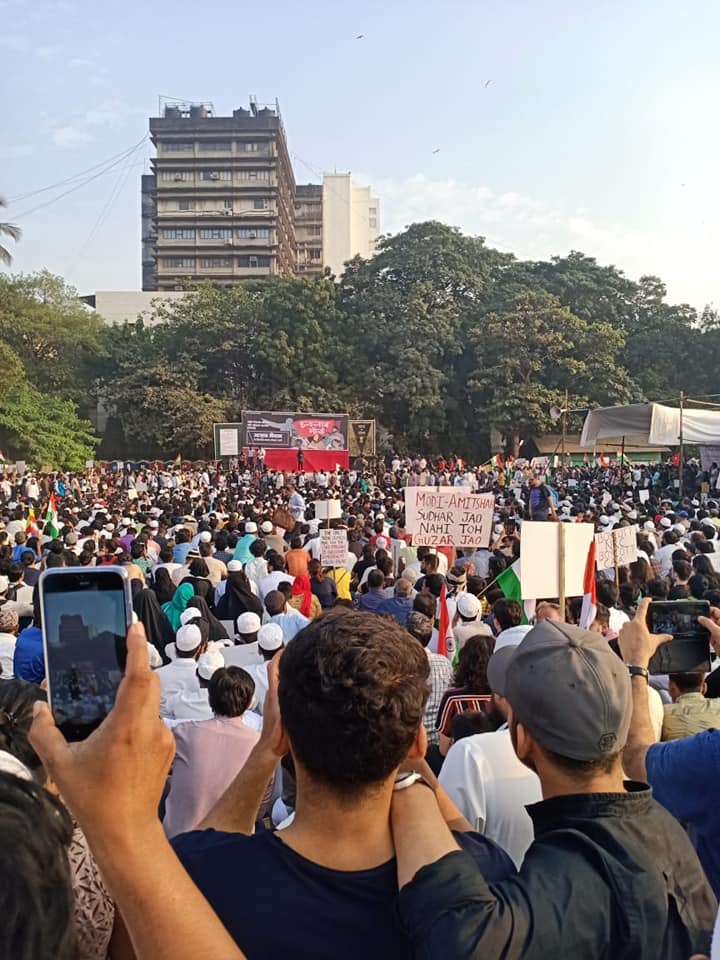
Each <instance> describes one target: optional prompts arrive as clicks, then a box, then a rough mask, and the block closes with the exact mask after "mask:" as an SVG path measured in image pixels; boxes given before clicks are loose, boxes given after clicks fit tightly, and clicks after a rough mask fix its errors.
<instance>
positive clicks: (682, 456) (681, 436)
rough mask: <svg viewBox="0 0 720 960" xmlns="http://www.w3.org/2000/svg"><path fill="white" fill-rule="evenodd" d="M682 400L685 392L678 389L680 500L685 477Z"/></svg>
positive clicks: (683, 400)
mask: <svg viewBox="0 0 720 960" xmlns="http://www.w3.org/2000/svg"><path fill="white" fill-rule="evenodd" d="M684 402H685V393H684V391H683V390H681V391H680V464H679V470H680V486H679V487H678V491H679V494H680V499H681V500H682V498H683V488H684V480H685V477H684V473H685V471H684V470H683V461H684V460H685V438H684V435H683V426H684V424H683V413H684Z"/></svg>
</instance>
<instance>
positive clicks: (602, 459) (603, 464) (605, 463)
mask: <svg viewBox="0 0 720 960" xmlns="http://www.w3.org/2000/svg"><path fill="white" fill-rule="evenodd" d="M600 466H601V467H607V466H608V458H607V457H606V456H605V454H604V453H601V454H600Z"/></svg>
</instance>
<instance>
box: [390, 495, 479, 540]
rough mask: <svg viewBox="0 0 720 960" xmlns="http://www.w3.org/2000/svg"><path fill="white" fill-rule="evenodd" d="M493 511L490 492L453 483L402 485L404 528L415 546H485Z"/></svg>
mask: <svg viewBox="0 0 720 960" xmlns="http://www.w3.org/2000/svg"><path fill="white" fill-rule="evenodd" d="M494 513H495V497H494V496H493V494H475V493H467V492H466V491H465V490H463V489H457V490H455V489H454V488H452V487H440V488H439V489H436V488H435V487H406V489H405V529H406V530H407V532H408V533H411V534H412V538H413V546H414V547H487V546H489V544H490V535H491V533H492V528H493V514H494Z"/></svg>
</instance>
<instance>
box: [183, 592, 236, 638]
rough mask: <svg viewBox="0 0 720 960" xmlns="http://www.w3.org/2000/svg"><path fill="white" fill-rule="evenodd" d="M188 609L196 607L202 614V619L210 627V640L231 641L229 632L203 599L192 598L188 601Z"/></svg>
mask: <svg viewBox="0 0 720 960" xmlns="http://www.w3.org/2000/svg"><path fill="white" fill-rule="evenodd" d="M188 607H195V608H196V609H197V610H199V611H200V613H201V614H202V619H203V620H204V621H205V622H206V623H207V624H208V626H209V627H210V636H209V637H208V639H209V640H229V639H230V637H228V634H227V630H226V629H225V627H224V626H223V625H222V624H221V623H220V621H219V620H218V618H217V617H216V616H215V615H214V614H213V612H212V611H211V610H210V607H209V606H208V605H207V603H206V601H205V599H204V598H203V597H198V596H195V597H192V598H191V599H190V600H189V601H188ZM186 609H187V608H186ZM201 629H202V628H201Z"/></svg>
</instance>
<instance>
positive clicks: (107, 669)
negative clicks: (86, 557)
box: [39, 567, 132, 740]
mask: <svg viewBox="0 0 720 960" xmlns="http://www.w3.org/2000/svg"><path fill="white" fill-rule="evenodd" d="M39 589H40V609H41V613H42V634H43V649H44V651H45V677H46V679H47V687H48V691H47V692H48V702H49V704H50V707H51V708H52V711H53V714H54V716H55V722H56V723H57V725H58V727H59V728H60V730H62V732H63V734H64V735H65V737H66V738H67V739H68V740H84V739H85V737H87V736H89V735H90V734H91V733H92V731H93V730H94V729H95V728H96V727H98V726H100V724H101V723H102V722H103V720H104V719H105V717H106V716H107V715H108V713H109V712H110V710H111V709H112V706H113V704H114V703H115V694H116V692H117V688H118V685H119V683H120V680H121V678H122V675H123V672H124V670H125V655H126V647H125V643H126V637H127V630H128V625H129V624H130V623H131V621H132V602H131V593H130V579H129V577H128V575H127V571H125V570H124V569H123V568H122V567H93V568H88V567H60V568H56V569H52V570H46V571H45V572H44V573H43V574H42V575H41V577H40V580H39Z"/></svg>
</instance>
